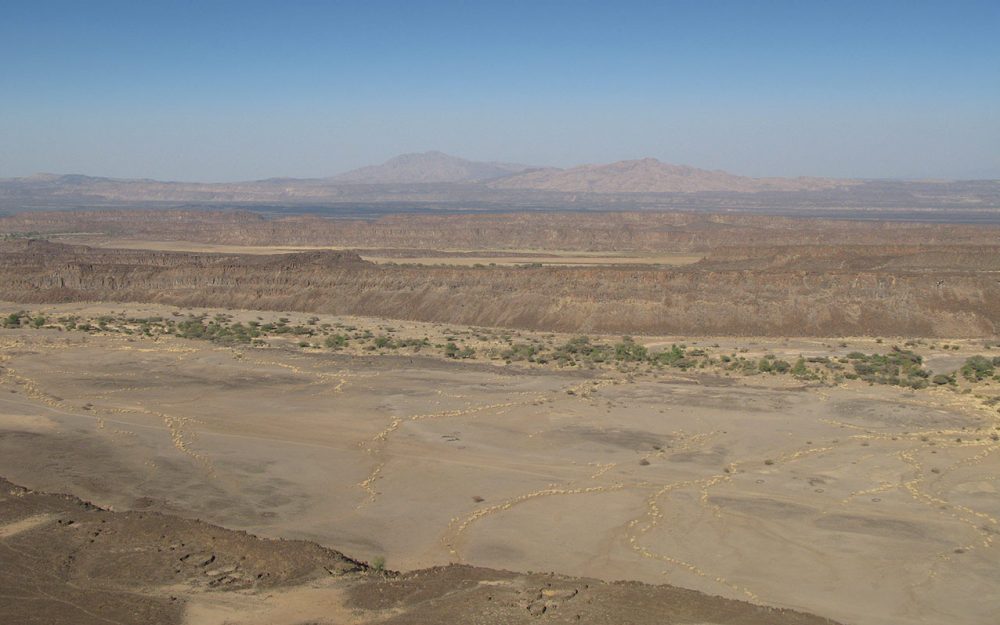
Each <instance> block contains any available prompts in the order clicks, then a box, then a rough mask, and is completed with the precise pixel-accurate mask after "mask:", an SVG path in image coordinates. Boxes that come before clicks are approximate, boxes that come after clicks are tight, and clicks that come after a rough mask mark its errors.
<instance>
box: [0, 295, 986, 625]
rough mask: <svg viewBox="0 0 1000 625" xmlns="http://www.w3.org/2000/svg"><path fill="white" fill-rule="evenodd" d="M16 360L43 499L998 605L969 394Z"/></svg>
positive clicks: (34, 340)
mask: <svg viewBox="0 0 1000 625" xmlns="http://www.w3.org/2000/svg"><path fill="white" fill-rule="evenodd" d="M118 308H119V309H120V306H119V307H118ZM662 340H664V341H668V340H669V339H662ZM707 340H711V339H706V341H707ZM730 340H731V339H730ZM649 342H655V340H654V339H650V341H649ZM839 342H840V341H839V340H831V341H828V342H827V343H826V344H827V345H831V349H833V350H834V351H836V350H838V349H847V348H841V347H839ZM823 345H824V343H822V342H818V341H817V342H806V343H801V344H800V343H797V342H794V341H792V342H789V343H788V344H782V342H777V343H775V344H771V345H761V344H758V345H757V347H760V348H761V349H766V350H768V351H772V352H774V353H782V352H783V350H788V352H789V353H792V352H794V353H801V352H802V351H803V348H804V347H808V346H811V347H812V348H813V349H815V350H817V352H819V351H822V349H826V348H825V347H823ZM833 345H837V347H832V346H833ZM0 350H2V351H0V356H2V362H0V366H2V369H0V475H4V476H6V477H8V478H9V479H11V480H12V481H14V482H16V483H21V484H24V485H26V486H29V487H32V488H38V489H44V490H48V491H53V492H69V493H73V494H75V495H78V496H81V497H84V498H86V499H91V500H93V501H95V502H96V503H98V504H102V505H109V506H113V507H117V508H137V509H149V510H160V511H166V512H173V513H177V514H180V515H183V516H188V517H196V518H201V519H205V520H209V521H212V522H215V523H219V524H221V525H224V526H227V527H232V528H238V529H247V530H250V531H253V532H256V533H259V534H262V535H265V536H273V537H286V538H307V539H312V540H316V541H319V542H320V543H322V544H325V545H329V546H332V547H334V548H336V549H339V550H341V551H343V552H345V553H348V554H351V555H352V556H355V557H360V558H363V559H367V560H372V559H374V558H377V557H384V558H385V560H386V562H387V564H388V566H390V567H392V568H397V569H414V568H418V567H425V566H430V565H436V564H444V563H449V562H461V563H469V564H475V565H481V566H489V567H494V568H500V569H510V570H521V571H532V570H533V571H556V572H559V573H564V574H571V575H578V576H587V577H594V578H599V579H604V580H617V579H628V580H639V581H646V582H652V583H670V584H674V585H677V586H681V587H686V588H693V589H697V590H702V591H704V592H707V593H711V594H717V595H722V596H725V597H731V598H738V599H743V600H748V601H751V602H754V603H760V604H770V605H775V606H781V607H790V608H795V609H800V610H805V611H809V612H812V613H815V614H819V615H822V616H826V617H830V618H834V619H837V620H841V621H843V622H845V623H853V624H858V625H889V624H917V623H926V624H930V623H934V624H938V623H968V624H979V623H982V624H984V625H985V624H987V623H994V622H995V619H996V611H997V609H1000V595H997V593H996V588H998V587H1000V552H998V551H997V545H996V544H995V542H996V540H995V539H996V536H997V533H998V532H1000V520H998V519H1000V496H998V482H997V480H998V476H1000V460H998V454H997V451H998V449H1000V444H998V443H996V442H994V441H992V439H991V438H990V437H989V433H990V432H993V431H995V430H994V429H993V428H995V427H996V426H997V425H998V423H1000V422H998V421H997V413H996V411H995V409H988V408H986V407H984V406H983V405H981V404H980V403H979V402H978V401H976V400H975V399H974V398H973V397H971V396H969V395H961V394H957V393H953V392H949V391H944V390H939V389H931V390H925V391H918V392H913V391H908V390H904V389H899V388H894V387H886V386H869V385H867V384H863V383H849V384H847V385H844V386H841V387H834V388H831V387H818V386H808V385H804V384H802V383H798V382H795V381H794V380H789V379H787V378H772V377H769V376H756V377H753V378H747V379H732V378H724V377H720V376H717V375H714V374H707V373H686V374H680V373H677V372H672V373H663V374H657V375H646V376H638V377H631V378H630V376H626V375H625V374H621V373H617V372H614V371H561V370H556V369H545V368H535V369H533V368H526V367H516V366H515V367H504V366H497V365H494V364H488V363H477V362H452V361H446V360H442V359H440V358H433V357H422V356H414V357H411V356H390V355H383V356H357V355H350V354H336V353H329V352H315V353H310V352H303V351H290V350H289V351H283V350H276V349H270V350H261V349H249V348H230V347H218V346H215V345H212V344H209V343H204V342H193V341H185V340H181V339H173V338H170V339H161V340H159V341H156V342H153V341H150V340H142V339H134V338H131V337H125V336H92V335H86V334H77V333H73V334H71V333H59V332H55V331H47V330H36V331H29V330H0ZM963 352H964V350H963ZM965 355H966V354H964V353H963V355H962V356H959V357H957V358H958V361H959V362H960V360H961V358H963V357H964V356H965ZM943 357H945V356H942V358H943ZM947 357H954V356H952V355H950V354H949V355H948V356H947ZM567 391H572V393H569V392H567ZM206 609H209V608H206ZM211 609H215V608H211ZM223 611H224V610H223ZM209 616H210V615H208V614H206V615H205V622H210V621H211V620H212V619H211V618H209Z"/></svg>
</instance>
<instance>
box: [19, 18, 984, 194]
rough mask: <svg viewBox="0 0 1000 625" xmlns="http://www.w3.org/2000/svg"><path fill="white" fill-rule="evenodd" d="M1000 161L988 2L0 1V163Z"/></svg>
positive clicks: (872, 171) (208, 166)
mask: <svg viewBox="0 0 1000 625" xmlns="http://www.w3.org/2000/svg"><path fill="white" fill-rule="evenodd" d="M431 149H436V150H442V151H444V152H448V153H452V154H455V155H458V156H463V157H466V158H473V159H477V160H504V161H515V162H524V163H529V164H544V165H550V164H551V165H559V166H569V165H575V164H580V163H587V162H609V161H614V160H620V159H626V158H639V157H644V156H652V157H656V158H659V159H661V160H663V161H667V162H673V163H686V164H690V165H695V166H698V167H707V168H719V169H726V170H729V171H732V172H735V173H740V174H747V175H825V176H851V177H951V178H984V177H992V178H1000V2H998V1H997V0H987V1H983V2H962V1H958V0H951V1H940V2H921V1H919V0H900V1H878V0H867V1H865V2H850V1H845V0H838V1H832V0H831V1H825V0H824V1H814V2H809V1H807V0H797V1H788V2H777V1H775V2H766V1H753V0H740V1H732V2H721V1H720V2H713V1H711V0H690V1H688V2H667V1H662V2H624V1H621V0H618V1H612V0H606V1H604V2H586V1H584V0H573V1H566V2H546V1H544V0H534V1H528V2H515V1H512V0H503V1H501V0H496V1H494V2H471V1H470V2H419V1H418V0H410V1H408V2H378V1H376V0H368V1H362V0H358V1H356V2H293V1H287V0H286V1H285V2H254V1H252V0H241V1H239V2H222V1H211V0H200V1H198V2H180V1H176V2H167V1H165V0H164V1H161V2H153V1H149V0H129V1H126V2H101V1H98V0H88V1H86V2H84V1H82V0H75V1H72V2H46V1H45V0H24V1H18V0H3V2H0V177H9V176H21V175H28V174H32V173H35V172H42V171H44V172H56V173H85V174H91V175H108V176H120V177H150V178H160V179H183V180H241V179H255V178H264V177H270V176H301V177H307V176H309V177H311V176H327V175H331V174H334V173H338V172H341V171H344V170H346V169H349V168H352V167H356V166H359V165H365V164H370V163H375V162H380V161H383V160H385V159H386V158H388V157H390V156H393V155H396V154H399V153H402V152H414V151H425V150H431Z"/></svg>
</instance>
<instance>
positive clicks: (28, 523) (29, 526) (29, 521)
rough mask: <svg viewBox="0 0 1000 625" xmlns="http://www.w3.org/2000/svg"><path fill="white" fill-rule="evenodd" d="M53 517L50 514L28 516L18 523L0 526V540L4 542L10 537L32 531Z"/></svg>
mask: <svg viewBox="0 0 1000 625" xmlns="http://www.w3.org/2000/svg"><path fill="white" fill-rule="evenodd" d="M54 517H55V515H52V514H36V515H34V516H29V517H28V518H26V519H21V520H20V521H14V522H13V523H8V524H7V525H0V540H5V539H7V538H10V537H11V536H16V535H18V534H21V533H23V532H27V531H30V530H33V529H35V528H36V527H39V526H41V525H45V524H46V523H48V522H49V521H51V520H52V519H53V518H54Z"/></svg>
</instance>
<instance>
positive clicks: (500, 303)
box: [0, 241, 1000, 337]
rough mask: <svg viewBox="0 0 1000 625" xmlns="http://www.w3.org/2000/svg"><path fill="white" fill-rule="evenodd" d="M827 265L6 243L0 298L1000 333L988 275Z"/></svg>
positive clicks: (594, 326)
mask: <svg viewBox="0 0 1000 625" xmlns="http://www.w3.org/2000/svg"><path fill="white" fill-rule="evenodd" d="M984 249H986V248H984ZM988 250H989V253H990V254H991V255H993V256H994V257H995V256H996V255H997V254H996V253H995V252H996V250H994V249H993V248H988ZM786 255H787V254H786ZM764 264H765V265H766V264H767V263H766V262H765V263H764ZM829 264H830V263H828V262H827V263H826V265H824V266H823V267H821V268H819V269H816V268H809V267H808V266H806V267H805V268H803V267H802V266H800V265H798V264H797V263H794V262H789V261H787V260H786V261H785V262H783V263H778V264H777V266H773V265H774V264H773V263H772V266H765V267H761V268H754V269H745V268H739V266H737V267H731V266H728V263H721V265H713V263H712V262H707V263H704V264H697V265H694V266H689V267H682V268H673V269H661V268H657V267H651V266H645V267H588V268H582V267H560V268H554V267H419V266H381V265H373V264H371V263H367V262H365V261H363V260H361V259H360V258H358V257H357V256H356V255H353V254H348V253H338V252H309V253H305V254H286V255H272V256H247V255H231V254H187V253H149V252H142V251H125V250H99V249H93V248H86V247H82V246H66V245H61V244H54V243H48V242H44V241H21V242H6V243H3V244H0V299H4V300H10V301H15V302H24V303H45V302H64V301H81V300H82V301H87V300H89V301H97V300H99V301H121V302H125V301H136V302H157V303H165V304H174V305H180V306H212V307H231V308H246V309H269V310H299V311H311V312H322V313H332V314H353V315H369V316H379V317H386V318H397V319H411V320H420V321H431V322H442V323H456V324H467V325H483V326H505V327H520V328H527V329H541V330H553V331H564V332H580V333H587V332H592V333H630V334H700V335H706V334H707V335H712V334H715V335H768V336H838V335H886V336H902V335H911V336H942V337H957V336H992V335H994V334H996V333H997V331H998V329H1000V281H998V279H997V277H996V275H995V274H994V273H993V272H992V271H982V270H979V269H977V268H976V267H968V268H959V267H954V266H949V267H945V268H941V267H936V268H935V267H931V268H929V269H927V270H924V269H920V268H916V269H914V268H910V267H905V266H903V267H886V266H883V265H879V264H874V265H871V266H869V267H857V266H853V267H848V268H833V269H831V268H830V267H829V266H828V265H829Z"/></svg>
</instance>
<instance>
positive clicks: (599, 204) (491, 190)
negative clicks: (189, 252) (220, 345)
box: [0, 152, 1000, 212]
mask: <svg viewBox="0 0 1000 625" xmlns="http://www.w3.org/2000/svg"><path fill="white" fill-rule="evenodd" d="M399 203H407V204H412V205H413V206H414V207H415V208H416V207H418V205H420V206H423V207H430V208H435V207H437V208H446V207H458V208H462V209H475V208H491V209H495V208H502V209H510V210H517V209H520V208H543V209H558V208H588V209H595V208H598V209H599V208H609V209H615V208H686V209H696V208H706V209H713V210H714V209H720V208H723V209H729V208H732V209H779V210H808V209H812V208H828V209H833V208H836V209H840V208H845V207H846V208H863V209H871V208H893V209H921V210H922V209H953V208H958V209H963V210H970V209H971V210H980V209H984V208H988V209H996V208H1000V181H957V182H906V181H875V180H847V179H832V178H751V177H747V176H738V175H735V174H731V173H727V172H724V171H718V170H715V171H710V170H705V169H698V168H695V167H689V166H685V165H671V164H667V163H661V162H660V161H658V160H656V159H653V158H644V159H640V160H630V161H619V162H616V163H610V164H607V165H581V166H579V167H572V168H568V169H559V168H555V167H531V166H528V165H520V164H514V163H498V162H479V161H470V160H466V159H462V158H458V157H455V156H450V155H448V154H443V153H441V152H424V153H420V154H403V155H400V156H397V157H395V158H391V159H389V160H388V161H386V162H385V163H382V164H381V165H372V166H368V167H362V168H360V169H355V170H353V171H349V172H346V173H342V174H339V175H334V176H330V177H328V178H271V179H266V180H254V181H247V182H233V183H191V182H162V181H157V180H149V179H115V178H99V177H90V176H81V175H53V174H38V175H35V176H29V177H25V178H9V179H0V209H2V210H6V211H17V210H28V209H39V208H64V207H77V206H79V207H94V206H105V205H106V206H119V205H130V206H136V205H142V204H153V205H165V206H177V205H215V206H218V205H232V206H251V205H273V206H276V207H282V206H289V207H290V206H293V205H317V206H321V205H336V206H346V205H352V204H353V205H356V206H359V207H360V208H358V210H359V211H362V212H363V211H365V210H373V209H372V208H371V207H373V206H375V205H390V204H399ZM364 207H368V208H364ZM390 208H391V206H390ZM386 210H388V208H387V209H386ZM403 210H410V209H409V208H406V207H403Z"/></svg>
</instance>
